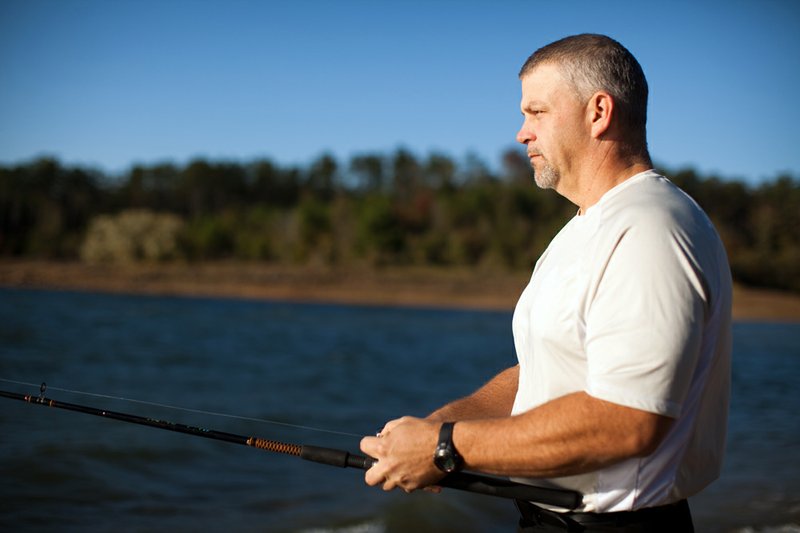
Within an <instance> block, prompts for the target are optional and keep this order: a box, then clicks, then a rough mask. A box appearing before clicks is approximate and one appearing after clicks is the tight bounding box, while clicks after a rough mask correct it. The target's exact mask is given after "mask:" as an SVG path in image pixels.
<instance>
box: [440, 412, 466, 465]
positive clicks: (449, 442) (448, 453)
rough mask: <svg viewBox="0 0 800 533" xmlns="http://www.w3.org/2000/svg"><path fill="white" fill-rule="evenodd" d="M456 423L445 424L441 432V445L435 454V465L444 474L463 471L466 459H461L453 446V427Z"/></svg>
mask: <svg viewBox="0 0 800 533" xmlns="http://www.w3.org/2000/svg"><path fill="white" fill-rule="evenodd" d="M455 425H456V423H455V422H445V423H444V424H442V428H441V429H440V430H439V444H437V445H436V451H435V452H434V453H433V464H435V465H436V468H438V469H439V470H441V471H442V472H446V473H448V474H449V473H450V472H457V471H459V470H461V467H463V466H464V458H463V457H461V456H460V455H459V454H458V452H457V451H456V447H455V446H453V426H455Z"/></svg>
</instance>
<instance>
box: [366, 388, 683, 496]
mask: <svg viewBox="0 0 800 533" xmlns="http://www.w3.org/2000/svg"><path fill="white" fill-rule="evenodd" d="M500 375H502V374H500ZM437 412H438V411H437ZM434 414H435V413H434ZM671 423H672V419H670V418H668V417H664V416H661V415H657V414H654V413H648V412H646V411H640V410H638V409H633V408H630V407H625V406H622V405H617V404H614V403H610V402H606V401H603V400H599V399H597V398H594V397H592V396H589V395H588V394H586V393H584V392H576V393H572V394H569V395H566V396H563V397H561V398H557V399H555V400H552V401H550V402H548V403H546V404H543V405H541V406H539V407H537V408H535V409H532V410H530V411H528V412H526V413H523V414H520V415H517V416H513V417H512V416H508V415H505V416H501V417H497V418H483V419H468V420H461V421H459V422H458V423H457V424H456V425H455V429H454V432H453V443H454V444H455V446H456V449H458V451H459V453H460V454H461V455H462V456H463V457H464V460H465V463H466V465H465V466H466V468H468V469H469V470H475V471H480V472H486V473H490V474H498V475H516V476H525V477H558V476H567V475H574V474H580V473H584V472H589V471H593V470H597V469H598V468H602V467H604V466H608V465H612V464H614V463H617V462H620V461H623V460H625V459H629V458H632V457H639V456H645V455H648V454H650V453H652V452H653V451H654V450H655V449H656V447H657V446H658V444H659V443H660V442H661V440H663V438H664V436H665V435H666V432H667V430H668V429H669V427H670V424H671ZM439 426H440V424H439V421H438V420H430V419H424V420H422V419H418V418H413V417H404V418H401V419H399V420H393V421H391V422H389V423H388V424H387V426H386V428H387V429H386V431H385V432H384V434H383V436H382V437H381V438H375V437H365V438H364V439H363V440H362V441H361V449H362V450H363V451H364V452H365V453H367V454H368V455H370V456H372V457H376V458H377V459H378V463H377V464H376V465H375V466H374V467H372V468H371V469H370V470H368V471H367V474H366V481H367V483H368V484H370V485H376V484H379V483H382V484H383V487H384V489H385V490H391V489H392V488H394V487H397V486H399V487H402V488H403V489H405V490H414V489H417V488H420V487H424V486H427V485H430V484H434V483H436V481H438V480H439V479H440V478H441V477H442V473H441V472H439V470H437V469H436V467H435V466H434V465H433V461H432V454H433V449H434V448H435V446H436V441H437V439H438V431H439ZM498 435H502V438H496V436H498Z"/></svg>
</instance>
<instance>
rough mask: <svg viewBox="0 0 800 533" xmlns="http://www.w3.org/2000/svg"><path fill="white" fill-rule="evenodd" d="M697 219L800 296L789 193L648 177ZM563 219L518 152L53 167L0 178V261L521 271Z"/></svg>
mask: <svg viewBox="0 0 800 533" xmlns="http://www.w3.org/2000/svg"><path fill="white" fill-rule="evenodd" d="M659 170H660V171H662V172H663V173H665V175H667V176H668V177H669V178H670V179H671V180H672V181H673V182H675V183H676V184H677V185H679V186H680V187H681V188H683V189H684V190H685V191H686V192H687V193H689V194H690V195H691V196H692V197H693V198H695V200H696V201H697V202H698V203H699V204H700V205H701V206H702V207H703V208H704V209H705V210H706V212H707V213H708V214H709V216H710V217H711V219H712V220H713V222H714V224H715V225H716V227H717V230H718V231H719V233H720V235H721V236H722V239H723V241H724V242H725V245H726V247H727V250H728V254H729V257H730V261H731V269H732V273H733V276H734V279H735V281H737V282H739V283H741V284H743V285H747V286H753V287H767V288H773V289H780V290H788V291H792V292H800V181H799V180H798V179H797V178H796V177H794V176H790V175H781V176H776V177H775V178H774V179H772V180H769V181H764V182H761V183H759V184H757V185H748V184H746V183H744V182H743V181H741V180H736V179H729V178H721V177H718V176H701V175H699V174H698V173H697V172H695V171H694V170H693V169H691V168H684V169H667V168H659ZM575 211H576V208H575V206H573V205H572V204H570V203H569V202H568V201H566V200H565V199H563V198H561V197H560V196H559V195H558V194H556V193H554V192H553V191H543V190H540V189H538V188H537V187H536V186H535V185H534V184H533V180H532V174H531V170H530V166H529V164H528V160H527V158H526V157H525V155H524V153H523V152H521V151H519V150H514V149H509V150H508V151H506V152H505V153H504V154H503V156H502V167H501V170H499V171H494V172H493V171H492V170H490V169H489V167H488V166H487V165H485V164H484V163H483V162H482V161H480V160H479V159H478V158H477V157H474V156H467V157H466V158H464V160H463V161H461V160H456V159H453V158H451V157H449V156H447V155H443V154H437V153H431V154H428V155H426V156H424V157H420V156H418V155H416V154H414V153H411V152H410V151H408V150H406V149H403V148H399V149H397V150H396V151H394V152H393V153H389V154H382V153H362V154H358V155H354V156H352V157H351V158H350V159H349V160H348V161H345V162H342V161H338V160H337V159H336V158H334V157H333V156H332V155H330V154H322V155H320V156H319V157H317V158H316V159H314V160H313V161H311V162H310V163H309V164H307V165H303V166H300V165H279V164H277V163H275V162H274V161H271V160H269V159H266V158H263V159H257V160H253V161H248V162H237V161H210V160H207V159H201V158H198V159H195V160H192V161H190V162H188V163H186V164H185V165H177V164H174V163H158V164H152V165H134V166H132V167H131V168H130V169H129V170H127V171H126V172H125V173H124V174H122V175H117V176H110V175H107V174H104V173H103V172H101V171H98V170H96V169H92V168H85V167H80V166H67V165H63V164H61V163H60V162H59V161H58V160H57V159H54V158H47V157H43V158H39V159H36V160H33V161H30V162H26V163H22V164H17V165H5V166H0V259H2V258H7V259H8V258H32V259H42V260H80V261H85V262H110V263H120V264H122V263H127V262H141V261H151V262H156V261H157V262H161V261H184V262H195V261H208V260H239V261H266V262H275V263H283V264H318V265H332V266H337V267H347V266H354V265H359V266H363V265H368V266H372V267H375V268H380V267H383V266H393V265H421V266H432V267H442V268H447V267H453V266H458V267H476V268H484V269H488V270H489V271H491V269H505V270H512V271H516V270H529V269H530V268H531V267H532V265H533V264H534V262H535V261H536V258H537V257H538V256H539V254H541V252H542V251H543V250H544V248H545V246H546V245H547V243H548V242H549V240H550V239H551V238H552V237H553V236H554V235H555V233H556V232H557V231H558V229H559V228H560V227H561V226H562V225H563V224H564V223H565V222H566V221H567V220H568V218H569V217H571V216H573V215H574V213H575Z"/></svg>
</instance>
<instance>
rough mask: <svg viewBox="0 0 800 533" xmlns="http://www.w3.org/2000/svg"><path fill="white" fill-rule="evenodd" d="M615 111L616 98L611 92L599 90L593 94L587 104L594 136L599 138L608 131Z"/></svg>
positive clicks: (588, 117)
mask: <svg viewBox="0 0 800 533" xmlns="http://www.w3.org/2000/svg"><path fill="white" fill-rule="evenodd" d="M614 111H615V109H614V98H613V97H612V96H611V95H610V94H608V93H607V92H603V91H598V92H596V93H594V94H593V95H592V97H591V98H590V99H589V103H588V104H587V106H586V114H587V119H588V121H589V126H590V128H591V133H592V137H593V138H595V139H599V138H600V137H601V136H602V135H603V134H604V133H605V132H606V131H608V129H609V128H610V127H611V119H612V117H613V116H614Z"/></svg>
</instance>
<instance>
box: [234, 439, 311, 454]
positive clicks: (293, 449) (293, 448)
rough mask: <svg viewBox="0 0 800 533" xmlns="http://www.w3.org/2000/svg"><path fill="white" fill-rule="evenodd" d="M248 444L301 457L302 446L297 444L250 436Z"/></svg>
mask: <svg viewBox="0 0 800 533" xmlns="http://www.w3.org/2000/svg"><path fill="white" fill-rule="evenodd" d="M247 445H248V446H252V447H254V448H258V449H260V450H267V451H269V452H277V453H284V454H286V455H295V456H297V457H300V449H301V446H299V445H297V444H285V443H283V442H278V441H275V440H267V439H259V438H258V437H250V438H249V439H247Z"/></svg>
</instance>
